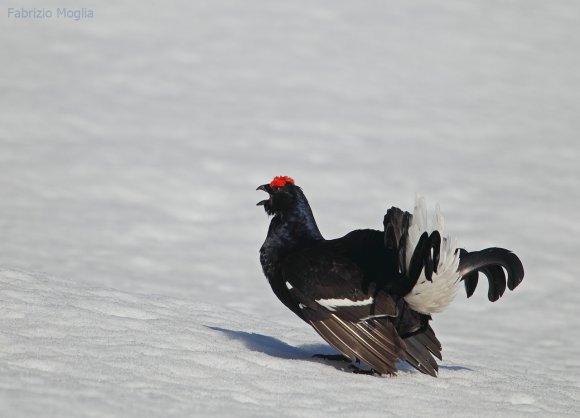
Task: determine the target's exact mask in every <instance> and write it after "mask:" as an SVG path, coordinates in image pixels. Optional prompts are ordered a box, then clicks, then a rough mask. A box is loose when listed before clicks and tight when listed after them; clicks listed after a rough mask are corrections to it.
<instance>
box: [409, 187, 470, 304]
mask: <svg viewBox="0 0 580 418" xmlns="http://www.w3.org/2000/svg"><path fill="white" fill-rule="evenodd" d="M425 231H426V232H428V233H431V232H433V231H439V233H440V234H441V249H440V253H439V264H438V266H437V273H433V277H432V278H433V281H432V282H430V281H428V280H427V278H426V277H425V271H424V270H423V271H422V272H421V275H420V276H419V280H417V284H416V285H415V287H413V289H412V290H411V291H410V292H409V293H408V294H407V295H406V296H405V301H406V302H407V303H408V304H409V306H410V307H411V308H412V309H414V310H415V311H417V312H421V313H424V314H430V313H437V312H442V311H443V310H444V309H445V308H447V306H449V304H450V303H451V302H452V301H453V299H454V298H455V295H456V293H457V289H458V288H459V279H460V278H461V276H460V275H459V273H458V272H457V268H458V267H459V251H456V250H457V244H456V242H455V240H454V239H452V238H451V237H449V236H447V237H446V236H445V235H444V232H445V221H444V218H443V215H442V214H441V210H440V209H439V205H437V207H436V208H435V213H434V216H433V222H432V225H428V223H427V205H426V202H425V198H424V197H423V196H419V195H417V198H416V200H415V210H414V213H413V221H412V222H411V225H410V226H409V233H408V237H407V248H406V259H407V260H408V261H407V269H408V268H409V262H410V260H411V256H412V255H413V251H414V250H415V247H416V246H417V243H418V242H419V238H420V237H421V234H422V233H423V232H425Z"/></svg>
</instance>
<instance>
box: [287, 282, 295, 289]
mask: <svg viewBox="0 0 580 418" xmlns="http://www.w3.org/2000/svg"><path fill="white" fill-rule="evenodd" d="M286 287H287V288H288V290H292V289H294V286H292V285H291V284H290V282H286Z"/></svg>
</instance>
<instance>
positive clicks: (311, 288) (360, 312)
mask: <svg viewBox="0 0 580 418" xmlns="http://www.w3.org/2000/svg"><path fill="white" fill-rule="evenodd" d="M258 190H263V191H265V192H267V193H268V194H269V198H268V199H267V200H263V201H261V202H259V203H258V205H262V206H264V209H265V211H266V213H267V214H268V215H273V218H272V220H271V223H270V228H269V230H268V235H267V237H266V241H265V242H264V245H262V248H261V249H260V262H261V264H262V268H263V270H264V274H265V275H266V277H267V279H268V281H269V282H270V285H271V286H272V290H273V291H274V293H275V294H276V296H278V298H279V299H280V300H281V301H282V303H283V304H284V305H286V306H287V307H288V308H289V309H290V310H291V311H292V312H294V313H295V314H296V315H298V316H299V317H300V318H302V320H304V321H306V322H307V323H309V324H310V325H311V326H312V327H313V328H314V329H315V330H316V331H317V332H318V333H319V334H320V336H321V337H322V338H324V340H326V341H327V342H328V343H329V344H330V345H331V346H332V347H334V348H335V349H336V350H338V351H339V352H340V353H341V355H339V356H321V357H325V358H331V359H339V358H340V359H344V360H346V361H349V362H351V361H357V362H358V361H363V362H364V363H366V364H367V365H369V366H370V370H362V369H360V368H358V367H356V366H354V365H352V366H351V367H352V368H353V369H354V371H355V372H359V373H368V374H375V373H376V374H383V373H385V374H395V373H396V371H397V361H399V360H404V361H407V362H408V363H409V364H411V365H412V366H413V367H415V368H416V369H417V370H419V371H421V372H422V373H426V374H429V375H431V376H437V371H438V366H437V362H436V361H435V358H434V357H437V358H438V359H440V360H441V344H440V343H439V340H438V339H437V337H436V336H435V333H434V332H433V329H432V328H431V326H430V325H429V321H430V320H431V314H432V313H437V312H441V311H442V310H443V309H445V308H446V307H447V306H448V305H449V303H451V301H452V300H453V298H454V296H455V294H456V291H457V289H458V285H459V283H460V281H463V282H464V284H465V290H466V292H467V297H470V296H471V295H472V294H473V292H474V290H475V288H476V286H477V282H478V277H479V273H483V274H484V275H485V276H487V280H488V282H489V292H488V298H489V300H490V301H492V302H493V301H496V300H498V299H499V298H500V297H501V296H502V295H503V293H504V291H505V288H506V284H507V287H508V288H509V289H510V290H513V289H514V288H515V287H516V286H518V285H519V284H520V282H521V281H522V279H523V277H524V269H523V266H522V263H521V262H520V260H519V258H518V257H517V256H516V255H515V254H513V253H512V252H510V251H508V250H505V249H503V248H488V249H485V250H482V251H476V252H467V251H466V250H464V249H462V248H457V247H456V244H455V242H454V240H452V239H451V238H449V237H447V236H444V235H443V233H444V225H443V217H442V215H441V213H440V212H439V209H438V208H437V210H436V213H435V216H434V219H433V222H432V224H428V222H427V210H426V205H425V200H424V198H418V199H417V203H416V205H415V210H414V213H413V214H412V215H411V214H410V213H409V212H404V211H402V210H401V209H398V208H395V207H392V208H391V209H389V210H388V211H387V213H386V215H385V217H384V221H383V224H384V231H376V230H372V229H365V230H356V231H352V232H350V233H349V234H347V235H345V236H344V237H342V238H338V239H332V240H326V239H324V238H323V237H322V235H321V234H320V231H319V230H318V227H317V225H316V221H315V220H314V216H313V214H312V210H311V209H310V206H309V204H308V200H307V199H306V197H305V196H304V193H303V192H302V189H301V188H300V187H298V186H296V185H295V183H294V180H292V179H291V178H290V177H275V178H274V180H272V182H270V183H269V184H264V185H262V186H260V187H258ZM506 274H507V279H506Z"/></svg>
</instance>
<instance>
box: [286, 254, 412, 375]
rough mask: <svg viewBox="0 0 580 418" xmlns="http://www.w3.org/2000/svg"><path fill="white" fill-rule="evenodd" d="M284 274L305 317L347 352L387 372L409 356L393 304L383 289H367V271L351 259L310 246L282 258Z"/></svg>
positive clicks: (322, 333)
mask: <svg viewBox="0 0 580 418" xmlns="http://www.w3.org/2000/svg"><path fill="white" fill-rule="evenodd" d="M282 275H283V278H284V281H285V284H286V286H287V288H288V290H289V292H290V294H291V295H292V297H293V298H295V300H296V302H297V303H298V304H299V306H300V308H301V310H302V313H303V315H304V318H305V319H306V320H307V321H308V322H309V323H310V324H311V325H312V327H313V328H314V329H315V330H316V331H317V332H318V333H319V334H320V335H321V336H322V338H324V339H325V340H326V341H327V342H328V343H329V344H330V345H332V346H333V347H334V348H335V349H337V350H338V351H340V352H341V353H342V354H343V355H345V356H347V357H349V358H350V359H352V360H355V359H359V360H362V361H364V362H365V363H367V364H368V365H369V366H371V367H372V368H373V369H375V370H376V371H378V372H380V373H388V374H393V373H395V372H396V371H397V367H396V362H397V360H399V359H401V360H406V356H405V349H406V346H405V343H404V341H403V340H402V339H401V337H400V336H399V335H398V333H397V331H396V329H395V326H394V325H393V322H392V320H391V317H395V316H396V315H397V307H396V304H395V302H394V301H393V299H392V298H391V297H390V296H389V295H387V294H386V293H384V292H377V294H374V292H373V291H372V289H369V291H368V292H365V291H363V290H362V282H363V274H362V272H361V271H360V269H359V268H358V267H357V266H356V265H355V264H354V263H353V262H351V261H350V260H348V259H347V258H345V257H343V256H340V255H338V254H335V253H331V252H327V251H324V250H317V249H306V250H303V251H301V252H298V253H295V254H293V255H291V256H288V257H287V258H286V259H285V260H284V262H283V264H282Z"/></svg>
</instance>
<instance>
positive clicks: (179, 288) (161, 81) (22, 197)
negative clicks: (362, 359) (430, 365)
mask: <svg viewBox="0 0 580 418" xmlns="http://www.w3.org/2000/svg"><path fill="white" fill-rule="evenodd" d="M3 4H4V6H3V7H5V8H8V7H23V6H22V5H21V4H22V3H21V2H16V1H14V0H8V1H6V2H4V3H3ZM29 4H30V3H29ZM24 7H34V6H33V5H31V6H28V5H27V6H24ZM37 7H38V6H37ZM42 7H47V8H50V7H54V8H56V7H73V8H74V7H79V6H78V3H77V2H73V1H70V0H60V1H58V2H56V1H54V0H47V1H45V2H43V6H42ZM82 7H91V8H93V9H94V10H95V18H93V19H85V20H80V21H69V20H55V19H53V20H16V19H13V18H8V17H7V15H6V14H4V16H3V17H1V18H0V20H1V25H0V28H1V29H0V31H1V32H0V34H1V36H0V59H1V62H2V65H0V91H1V92H2V94H1V95H0V167H1V175H0V266H1V270H0V311H1V314H0V341H1V342H0V369H1V371H0V411H1V413H0V415H6V416H10V417H30V416H44V417H63V416H75V417H78V416H204V417H205V416H232V415H235V416H248V417H256V416H273V415H277V416H314V417H315V416H336V417H341V416H377V415H379V414H381V415H386V416H388V415H393V416H399V415H405V416H418V415H445V416H462V417H463V416H475V415H477V416H506V417H513V416H528V415H530V414H532V413H537V414H539V415H542V416H558V417H561V416H577V415H578V413H579V411H580V360H579V359H580V355H579V354H580V352H579V350H578V341H580V327H579V326H578V325H577V324H576V322H575V321H576V318H577V317H578V315H579V314H580V300H579V297H578V294H579V290H580V284H579V282H578V278H577V266H576V260H577V255H578V254H579V252H580V240H579V239H578V236H579V234H580V211H579V210H578V207H579V206H580V164H578V160H579V157H580V141H579V140H578V132H579V131H580V119H579V118H578V114H579V112H580V96H579V92H580V72H578V70H577V69H578V68H579V67H580V54H578V51H579V50H580V25H579V24H578V23H579V20H580V5H578V4H577V3H575V2H569V1H565V0H554V1H550V2H545V1H539V0H528V1H512V2H494V1H491V2H490V1H484V0H480V1H473V2H462V1H448V2H445V4H443V3H441V2H433V1H428V0H414V1H404V2H403V1H397V2H376V1H370V0H364V1H359V2H347V1H342V0H341V1H333V2H325V1H322V0H314V1H304V0H296V1H293V2H272V1H266V0H248V1H244V2H234V1H231V0H212V1H211V2H201V1H194V2H185V1H176V0H170V1H166V2H162V3H156V4H151V5H148V6H147V7H145V6H143V5H142V4H141V3H136V2H132V1H128V0H121V1H118V2H115V4H114V5H113V4H106V5H105V4H103V3H102V2H97V1H94V0H89V1H87V2H85V3H84V4H83V5H82ZM275 175H289V176H291V177H293V178H294V179H295V180H296V183H297V184H298V185H300V186H301V187H303V189H304V191H305V193H306V195H307V197H308V199H309V200H310V203H311V205H312V207H313V210H314V214H315V216H316V218H317V220H318V224H319V227H320V229H321V231H322V233H323V234H324V235H325V236H326V237H328V238H331V237H337V236H341V235H343V234H345V233H346V232H348V231H350V230H352V229H355V228H362V227H373V228H380V227H381V225H382V218H383V215H384V213H385V211H386V210H387V209H388V208H389V207H390V206H393V205H395V206H399V207H402V208H404V209H412V204H413V196H414V194H415V192H419V193H422V194H424V195H426V196H427V198H428V199H429V201H430V202H433V203H436V202H439V203H440V204H441V208H442V211H443V212H444V213H445V215H446V229H447V230H448V231H449V233H450V234H452V235H453V236H456V237H457V238H458V239H459V241H460V242H461V244H462V246H465V247H466V248H467V249H468V250H469V249H473V250H477V249H481V248H485V247H488V246H494V245H499V246H502V247H506V248H509V249H512V250H514V251H515V252H516V253H517V254H518V255H519V256H520V257H521V259H522V261H523V263H524V267H525V269H526V277H525V279H524V281H523V283H522V284H521V285H520V287H519V288H517V289H516V290H515V292H509V291H508V292H507V294H506V295H504V297H503V298H502V299H501V300H500V301H498V302H496V303H493V304H492V303H489V302H487V300H486V293H487V288H486V283H482V284H480V287H479V288H478V289H477V290H476V294H475V295H474V296H473V297H472V298H471V299H470V300H466V299H465V298H464V297H462V296H463V295H462V294H461V293H460V294H459V295H458V297H457V298H456V300H455V301H454V303H453V304H452V305H451V306H450V307H449V308H448V310H446V311H445V312H444V313H442V314H439V315H436V316H435V318H434V321H433V327H434V329H435V331H436V333H437V335H438V337H439V339H440V340H441V342H442V344H443V356H444V357H443V362H442V363H441V369H440V375H439V377H438V378H437V379H434V378H431V377H428V376H424V375H421V374H420V373H418V372H415V371H414V370H413V369H411V368H410V367H406V366H405V365H402V366H401V367H402V371H401V373H400V374H399V375H398V376H397V377H395V378H373V377H369V376H357V375H353V374H350V373H346V372H343V371H341V370H340V367H341V366H340V365H339V364H332V363H328V362H324V361H320V360H315V359H312V358H311V356H312V354H316V353H320V352H325V353H331V352H332V350H331V349H330V348H328V347H327V346H326V345H325V344H324V342H323V341H322V340H321V339H320V338H319V337H318V336H317V335H316V333H315V332H314V331H313V330H312V329H311V328H309V327H308V326H307V325H306V324H303V323H302V322H301V321H300V320H299V319H297V318H295V317H293V314H292V313H291V312H289V311H288V310H287V309H286V308H285V307H284V306H283V305H282V304H281V303H279V302H278V301H277V300H276V298H275V296H274V295H273V293H272V292H271V290H270V289H269V286H268V284H267V283H266V281H265V279H264V278H263V275H262V273H261V269H260V266H259V262H258V254H257V250H258V248H259V247H260V245H261V243H262V241H263V239H264V237H265V234H266V230H267V225H268V219H267V217H266V216H265V215H264V213H263V210H262V209H261V208H256V206H255V203H256V202H257V201H258V200H260V199H262V198H263V196H262V194H263V193H261V192H255V191H254V189H255V188H256V186H258V185H260V184H263V183H266V182H268V181H270V180H271V179H272V177H274V176H275ZM482 285H483V286H482Z"/></svg>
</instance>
